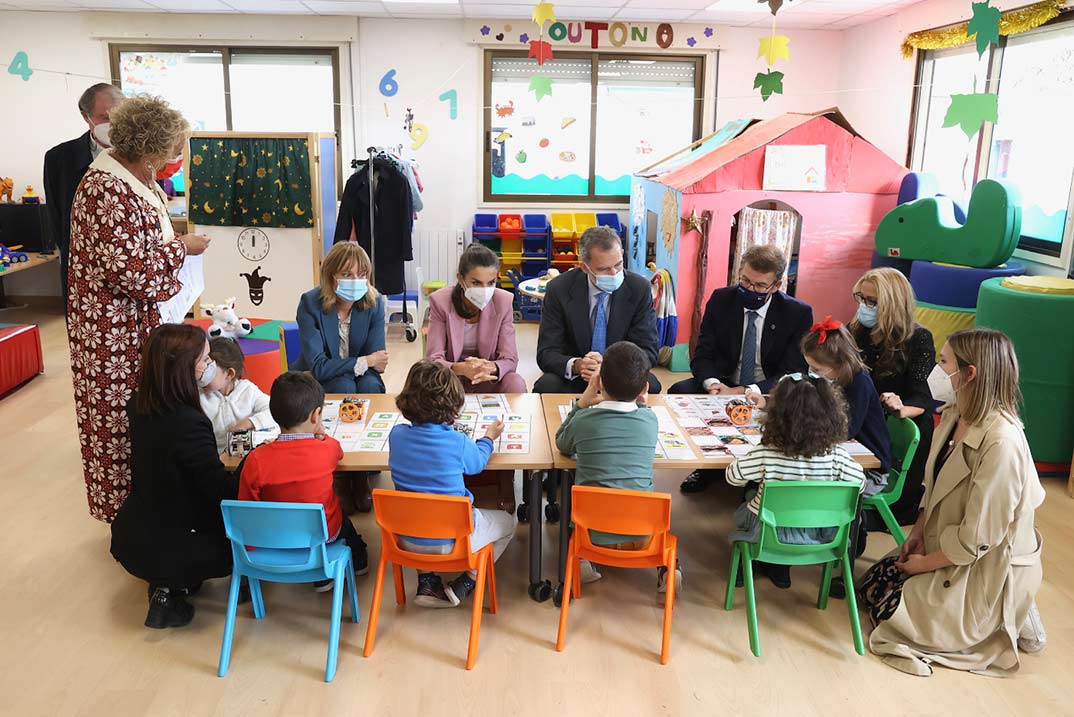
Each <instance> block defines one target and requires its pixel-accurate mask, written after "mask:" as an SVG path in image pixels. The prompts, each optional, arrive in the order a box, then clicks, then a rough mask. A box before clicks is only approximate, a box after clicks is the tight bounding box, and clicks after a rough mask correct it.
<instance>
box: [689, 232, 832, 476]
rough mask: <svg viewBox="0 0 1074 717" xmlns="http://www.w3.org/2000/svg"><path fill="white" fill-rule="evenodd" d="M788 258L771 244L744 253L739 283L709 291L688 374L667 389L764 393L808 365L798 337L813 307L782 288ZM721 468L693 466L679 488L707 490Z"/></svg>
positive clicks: (810, 318) (809, 321) (805, 328)
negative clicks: (690, 376) (751, 390)
mask: <svg viewBox="0 0 1074 717" xmlns="http://www.w3.org/2000/svg"><path fill="white" fill-rule="evenodd" d="M786 268H787V260H786V259H785V258H784V256H783V252H781V251H780V250H779V249H777V248H776V247H774V246H755V247H752V248H751V249H749V250H748V251H747V252H746V253H745V254H744V255H743V257H742V270H741V273H740V275H739V279H738V285H737V286H726V287H724V288H722V289H717V290H716V291H714V292H712V296H711V297H709V301H708V304H707V305H706V306H705V316H704V318H702V320H701V331H700V333H699V334H698V337H697V347H696V348H695V349H694V357H693V359H692V360H691V361H690V370H691V372H692V373H693V374H694V375H693V377H692V378H688V379H686V380H684V381H679V382H678V383H676V384H675V385H674V386H672V387H671V389H670V391H669V393H710V394H714V395H719V396H728V395H735V394H744V393H745V392H746V389H747V388H752V389H753V390H754V391H757V392H758V393H768V392H769V391H770V390H771V389H772V387H773V386H775V385H776V381H778V380H779V379H780V378H782V377H783V376H784V375H786V374H788V373H794V372H796V371H801V372H805V371H807V370H808V366H806V362H805V359H804V358H802V349H801V346H800V344H801V341H802V337H803V336H805V334H806V333H807V332H808V331H809V327H810V326H811V325H812V324H813V310H812V309H811V308H809V305H808V304H805V303H803V302H801V301H798V300H797V299H792V298H791V297H789V296H787V295H786V294H784V293H783V292H782V291H780V290H779V289H780V286H781V285H782V283H783V272H784V271H786ZM719 473H720V472H719V471H694V472H693V473H691V474H690V475H689V476H687V478H686V480H685V481H683V483H682V485H681V486H680V489H681V490H682V492H683V493H697V492H700V491H702V490H705V488H707V487H708V486H709V483H711V482H712V480H714V479H715V478H716V477H717V476H718V475H719Z"/></svg>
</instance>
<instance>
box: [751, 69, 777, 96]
mask: <svg viewBox="0 0 1074 717" xmlns="http://www.w3.org/2000/svg"><path fill="white" fill-rule="evenodd" d="M758 88H760V90H761V99H762V100H763V101H765V102H767V101H768V98H769V97H771V96H772V95H773V94H777V95H782V94H783V73H782V72H777V71H772V72H758V73H757V76H756V77H754V78H753V89H755V90H756V89H758Z"/></svg>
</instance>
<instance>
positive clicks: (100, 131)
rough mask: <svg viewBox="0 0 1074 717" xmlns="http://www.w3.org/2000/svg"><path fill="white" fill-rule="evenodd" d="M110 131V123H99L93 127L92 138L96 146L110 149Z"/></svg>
mask: <svg viewBox="0 0 1074 717" xmlns="http://www.w3.org/2000/svg"><path fill="white" fill-rule="evenodd" d="M111 131H112V123H111V122H101V123H100V124H97V125H93V138H94V139H95V140H97V144H99V145H101V146H102V147H111V146H112V141H111V139H110V137H109V136H108V135H109V133H110V132H111Z"/></svg>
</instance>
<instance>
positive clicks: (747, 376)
mask: <svg viewBox="0 0 1074 717" xmlns="http://www.w3.org/2000/svg"><path fill="white" fill-rule="evenodd" d="M757 316H758V314H757V312H756V311H747V312H746V332H745V336H743V337H742V358H741V359H740V360H739V364H738V366H739V368H738V383H739V385H740V386H749V385H750V384H751V383H753V381H754V379H755V378H756V377H757V376H756V374H757V324H756V323H755V322H756V321H757Z"/></svg>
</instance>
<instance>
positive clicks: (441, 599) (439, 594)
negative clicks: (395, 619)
mask: <svg viewBox="0 0 1074 717" xmlns="http://www.w3.org/2000/svg"><path fill="white" fill-rule="evenodd" d="M414 603H415V604H416V605H421V606H422V607H433V608H443V607H455V606H456V605H458V604H459V601H458V599H457V598H455V594H454V593H452V594H451V595H450V596H449V595H448V594H447V592H446V591H445V590H444V581H443V580H441V578H440V576H439V575H437V574H436V573H420V574H419V575H418V592H417V594H416V595H415V596H414Z"/></svg>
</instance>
